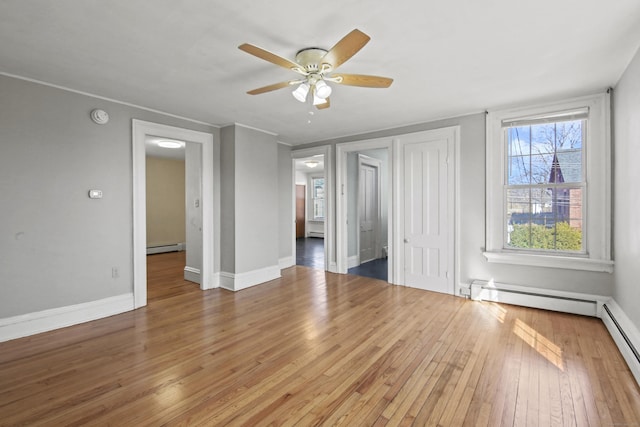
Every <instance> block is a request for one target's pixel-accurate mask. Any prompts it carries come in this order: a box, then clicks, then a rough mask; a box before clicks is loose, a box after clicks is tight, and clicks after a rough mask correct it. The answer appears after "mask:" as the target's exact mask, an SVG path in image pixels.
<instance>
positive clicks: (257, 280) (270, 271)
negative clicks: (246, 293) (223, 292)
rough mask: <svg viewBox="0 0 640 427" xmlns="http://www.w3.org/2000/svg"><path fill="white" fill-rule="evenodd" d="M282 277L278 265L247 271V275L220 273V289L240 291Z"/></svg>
mask: <svg viewBox="0 0 640 427" xmlns="http://www.w3.org/2000/svg"><path fill="white" fill-rule="evenodd" d="M279 277H280V267H279V266H277V265H273V266H269V267H265V268H260V269H258V270H253V271H247V272H245V273H235V274H234V273H227V272H226V271H223V272H221V273H220V287H221V288H223V289H227V290H229V291H240V290H242V289H246V288H250V287H251V286H255V285H259V284H261V283H264V282H268V281H270V280H273V279H277V278H279Z"/></svg>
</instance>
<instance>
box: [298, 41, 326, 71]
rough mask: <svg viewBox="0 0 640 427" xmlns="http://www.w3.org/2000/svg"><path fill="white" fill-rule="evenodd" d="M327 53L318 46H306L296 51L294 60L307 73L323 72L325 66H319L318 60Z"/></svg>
mask: <svg viewBox="0 0 640 427" xmlns="http://www.w3.org/2000/svg"><path fill="white" fill-rule="evenodd" d="M326 54H327V51H326V50H325V49H320V48H318V47H308V48H305V49H302V50H300V51H298V53H297V54H296V62H297V63H298V64H300V65H302V66H303V67H304V69H305V70H306V71H307V72H308V73H324V72H326V71H327V70H326V67H324V69H323V67H321V64H320V61H321V60H322V58H324V56H325V55H326Z"/></svg>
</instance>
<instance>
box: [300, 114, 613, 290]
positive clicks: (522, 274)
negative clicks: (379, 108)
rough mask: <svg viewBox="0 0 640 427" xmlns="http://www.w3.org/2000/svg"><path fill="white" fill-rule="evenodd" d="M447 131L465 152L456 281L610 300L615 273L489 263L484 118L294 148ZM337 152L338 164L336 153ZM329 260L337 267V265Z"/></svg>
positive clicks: (442, 122)
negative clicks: (453, 129) (456, 130)
mask: <svg viewBox="0 0 640 427" xmlns="http://www.w3.org/2000/svg"><path fill="white" fill-rule="evenodd" d="M448 126H460V151H461V152H460V153H458V155H459V157H460V200H461V203H460V204H461V206H460V207H459V212H460V247H459V248H458V249H459V253H460V259H459V260H460V277H459V278H458V281H459V282H461V283H462V284H468V283H470V282H471V281H472V280H474V279H483V280H488V279H494V280H495V281H497V282H503V283H510V284H515V285H523V286H532V287H540V288H548V289H558V290H563V291H572V292H584V293H593V294H598V295H611V293H612V291H613V289H612V286H613V280H612V275H611V274H607V273H593V272H586V271H576V270H563V269H553V268H543V267H528V266H515V265H506V264H495V263H488V262H487V260H486V259H485V257H484V256H483V255H482V252H483V250H484V245H485V169H486V168H485V151H486V150H485V114H484V113H479V114H473V115H468V116H463V117H455V118H451V119H445V120H438V121H434V122H429V123H422V124H416V125H411V126H405V127H399V128H395V129H387V130H384V131H380V132H373V133H367V134H362V135H356V136H350V137H345V138H339V139H333V140H328V141H319V142H315V143H313V144H307V145H303V146H297V147H295V148H296V149H303V148H309V147H314V146H319V145H327V144H331V145H333V146H335V145H336V144H337V143H344V142H352V141H362V140H368V139H374V138H382V137H391V136H394V135H402V134H406V133H412V132H419V131H424V130H431V129H438V128H443V127H448ZM333 153H334V158H333V161H334V164H335V149H334V150H333ZM334 182H335V181H334ZM334 202H335V201H334ZM334 206H335V203H334ZM334 215H335V212H334ZM334 241H335V240H334ZM333 253H335V251H334V252H333ZM331 261H332V262H335V261H336V260H335V259H333V260H331Z"/></svg>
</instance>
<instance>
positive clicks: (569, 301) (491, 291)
mask: <svg viewBox="0 0 640 427" xmlns="http://www.w3.org/2000/svg"><path fill="white" fill-rule="evenodd" d="M471 299H473V300H476V301H493V302H502V303H506V304H513V305H521V306H524V307H532V308H541V309H543V310H552V311H560V312H563V313H573V314H581V315H583V316H593V317H600V313H601V311H602V305H603V304H604V302H605V301H607V300H608V299H609V298H608V297H603V296H599V295H590V294H580V293H574V292H563V291H555V290H550V289H541V288H530V287H527V286H517V285H508V284H505V283H495V282H493V281H484V280H474V281H473V282H472V283H471Z"/></svg>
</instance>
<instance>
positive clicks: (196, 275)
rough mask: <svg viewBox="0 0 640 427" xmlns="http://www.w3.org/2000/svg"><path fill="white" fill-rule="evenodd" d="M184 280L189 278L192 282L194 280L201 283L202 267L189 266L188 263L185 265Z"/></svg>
mask: <svg viewBox="0 0 640 427" xmlns="http://www.w3.org/2000/svg"><path fill="white" fill-rule="evenodd" d="M184 280H188V281H190V282H194V283H197V284H200V269H199V268H193V267H189V266H188V265H187V266H185V267H184Z"/></svg>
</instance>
